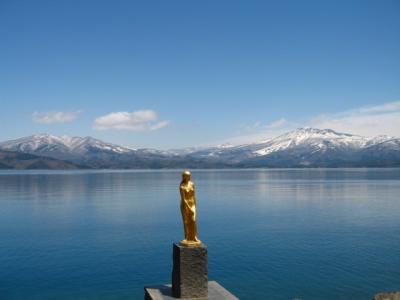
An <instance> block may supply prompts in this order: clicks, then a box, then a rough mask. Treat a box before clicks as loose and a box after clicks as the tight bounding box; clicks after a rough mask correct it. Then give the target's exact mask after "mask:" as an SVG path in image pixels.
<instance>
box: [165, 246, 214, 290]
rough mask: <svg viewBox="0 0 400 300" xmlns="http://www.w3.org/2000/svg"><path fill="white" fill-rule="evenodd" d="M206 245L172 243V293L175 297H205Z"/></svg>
mask: <svg viewBox="0 0 400 300" xmlns="http://www.w3.org/2000/svg"><path fill="white" fill-rule="evenodd" d="M207 290H208V262H207V246H206V245H204V244H201V245H200V246H196V247H188V246H183V245H180V244H174V245H173V268H172V295H173V296H174V297H176V298H201V297H207Z"/></svg>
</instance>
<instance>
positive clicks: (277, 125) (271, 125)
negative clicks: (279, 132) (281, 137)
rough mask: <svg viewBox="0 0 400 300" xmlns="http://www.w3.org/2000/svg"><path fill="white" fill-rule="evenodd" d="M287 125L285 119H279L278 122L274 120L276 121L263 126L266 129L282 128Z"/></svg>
mask: <svg viewBox="0 0 400 300" xmlns="http://www.w3.org/2000/svg"><path fill="white" fill-rule="evenodd" d="M286 123H287V121H286V119H285V118H280V119H278V120H276V121H273V122H271V123H269V124H268V125H267V126H265V127H266V128H271V129H272V128H280V127H282V126H283V125H285V124H286Z"/></svg>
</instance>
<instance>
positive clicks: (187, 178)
mask: <svg viewBox="0 0 400 300" xmlns="http://www.w3.org/2000/svg"><path fill="white" fill-rule="evenodd" d="M191 176H192V174H191V173H190V171H189V170H185V171H183V173H182V181H185V182H188V181H190V177H191Z"/></svg>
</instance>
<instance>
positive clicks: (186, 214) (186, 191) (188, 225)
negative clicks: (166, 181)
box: [179, 171, 201, 246]
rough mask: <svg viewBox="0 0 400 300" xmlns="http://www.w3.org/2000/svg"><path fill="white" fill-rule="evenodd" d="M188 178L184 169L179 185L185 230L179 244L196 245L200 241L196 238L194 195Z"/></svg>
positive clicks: (192, 184) (189, 176)
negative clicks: (183, 237)
mask: <svg viewBox="0 0 400 300" xmlns="http://www.w3.org/2000/svg"><path fill="white" fill-rule="evenodd" d="M190 179H191V174H190V172H189V171H184V172H183V174H182V181H181V184H180V186H179V191H180V194H181V213H182V219H183V228H184V231H185V239H184V240H182V241H181V244H182V245H184V246H197V245H200V244H201V241H200V240H199V239H198V238H197V224H196V195H195V190H194V183H193V182H192V181H191V180H190Z"/></svg>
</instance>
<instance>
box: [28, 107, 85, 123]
mask: <svg viewBox="0 0 400 300" xmlns="http://www.w3.org/2000/svg"><path fill="white" fill-rule="evenodd" d="M81 113H82V111H81V110H78V111H70V112H66V111H50V112H37V111H35V112H34V113H33V114H32V120H33V121H34V122H37V123H42V124H54V123H70V122H73V121H75V119H76V118H78V116H79V115H80V114H81Z"/></svg>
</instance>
